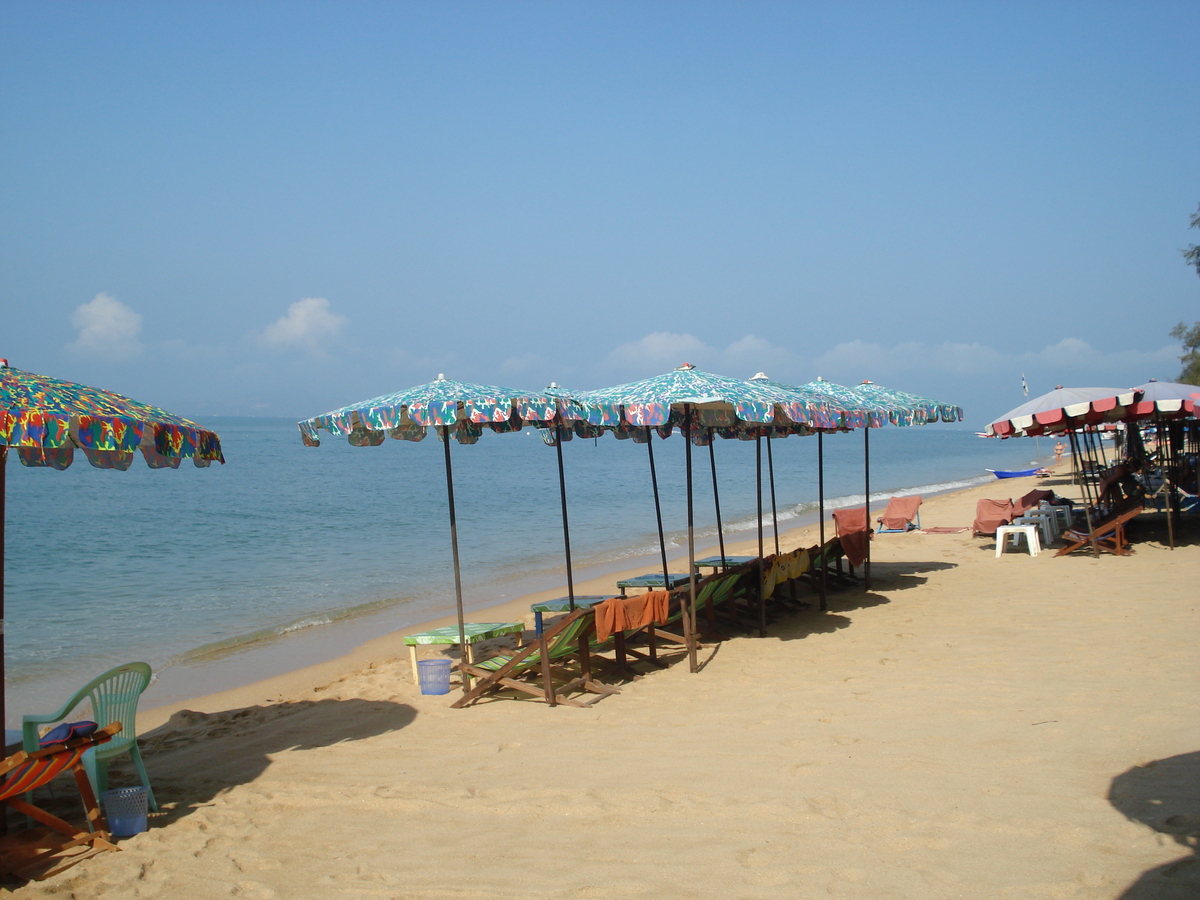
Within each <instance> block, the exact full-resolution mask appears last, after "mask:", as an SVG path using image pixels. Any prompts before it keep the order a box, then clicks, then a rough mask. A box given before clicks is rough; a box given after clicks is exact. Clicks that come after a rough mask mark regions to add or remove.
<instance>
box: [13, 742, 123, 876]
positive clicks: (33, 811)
mask: <svg viewBox="0 0 1200 900" xmlns="http://www.w3.org/2000/svg"><path fill="white" fill-rule="evenodd" d="M78 724H84V723H78ZM86 724H87V725H89V726H91V727H93V728H94V727H95V723H94V722H89V723H86ZM120 731H121V723H120V722H112V723H111V724H109V725H107V726H106V727H104V728H100V729H97V730H96V731H94V732H92V733H91V734H87V735H83V736H80V737H72V738H70V739H69V740H67V741H64V742H62V743H57V744H51V745H49V746H47V747H39V748H38V749H36V750H34V751H32V752H30V751H27V750H20V751H18V752H17V753H14V754H13V755H12V756H10V757H8V758H7V759H5V760H3V761H0V776H3V777H4V781H3V783H0V803H2V804H3V805H4V806H7V807H11V808H12V809H15V810H16V811H17V812H19V813H23V814H25V815H26V816H28V817H29V818H31V819H33V820H34V821H36V822H40V823H41V824H42V825H45V826H46V827H47V828H50V829H53V831H55V832H57V833H58V834H59V835H62V836H63V837H65V838H66V840H65V841H63V840H56V841H53V842H45V841H42V840H36V841H34V840H30V839H29V837H30V836H29V835H21V834H13V835H8V836H6V837H5V838H3V839H2V843H0V871H2V872H3V874H5V875H9V874H11V875H17V876H19V877H21V878H36V879H39V880H40V879H42V878H47V877H49V876H51V875H54V874H56V873H58V872H61V871H62V870H63V869H66V868H69V867H70V866H73V865H74V864H75V863H77V862H79V861H80V860H81V859H84V858H86V857H87V856H90V855H92V853H93V852H99V851H102V850H116V849H117V847H116V845H115V844H113V843H111V842H110V841H109V840H108V833H107V832H106V831H105V830H104V820H103V818H102V817H101V815H100V808H99V805H98V804H97V803H96V795H95V794H94V793H93V792H92V786H91V783H90V782H89V781H88V776H87V772H85V771H84V764H83V756H84V754H85V753H87V752H89V751H92V750H95V748H96V747H98V746H100V745H101V744H105V743H108V742H109V741H111V740H112V739H113V736H114V735H116V734H118V733H119V732H120ZM67 771H69V772H71V774H72V775H74V776H75V784H76V785H77V786H78V788H79V796H80V797H81V798H82V799H83V808H84V811H85V814H86V815H87V822H88V828H89V829H92V830H90V831H85V830H83V829H81V828H77V827H75V826H74V825H71V824H70V823H69V822H66V821H64V820H63V819H60V818H59V817H58V816H55V815H51V814H50V813H48V812H46V811H45V810H44V809H42V808H41V807H38V806H35V805H34V804H33V803H32V802H31V801H30V800H28V799H23V798H22V796H21V795H22V794H25V795H30V794H32V792H33V791H34V789H35V788H39V787H42V786H43V785H45V784H48V783H49V782H50V781H51V780H52V779H54V778H55V777H56V776H57V775H59V774H61V773H62V772H67ZM34 837H40V836H38V835H34ZM85 844H86V845H90V846H89V847H88V852H85V853H83V854H80V855H73V856H71V857H69V858H65V859H64V858H62V857H60V856H59V854H60V853H62V852H64V851H66V850H71V849H74V848H76V847H82V846H83V845H85ZM56 863H57V864H56ZM47 864H49V868H47Z"/></svg>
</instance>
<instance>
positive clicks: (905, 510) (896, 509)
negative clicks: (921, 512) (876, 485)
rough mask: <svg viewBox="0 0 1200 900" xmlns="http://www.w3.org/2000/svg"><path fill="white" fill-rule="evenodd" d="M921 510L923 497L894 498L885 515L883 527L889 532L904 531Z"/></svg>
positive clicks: (890, 501) (889, 503)
mask: <svg viewBox="0 0 1200 900" xmlns="http://www.w3.org/2000/svg"><path fill="white" fill-rule="evenodd" d="M920 508H921V497H920V495H917V496H915V497H893V498H892V499H891V500H889V501H888V505H887V510H885V511H884V514H883V519H882V521H883V527H884V528H886V529H888V530H889V531H904V530H905V529H907V528H908V527H909V524H910V523H911V522H912V520H913V519H914V518H915V517H916V515H917V510H918V509H920Z"/></svg>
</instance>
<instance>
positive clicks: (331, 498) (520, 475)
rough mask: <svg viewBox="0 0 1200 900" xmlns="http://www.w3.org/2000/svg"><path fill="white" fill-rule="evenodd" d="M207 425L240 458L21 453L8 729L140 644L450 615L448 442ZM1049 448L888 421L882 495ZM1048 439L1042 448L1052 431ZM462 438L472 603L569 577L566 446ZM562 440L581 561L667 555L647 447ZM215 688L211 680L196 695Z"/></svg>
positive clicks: (853, 484) (579, 569) (187, 651)
mask: <svg viewBox="0 0 1200 900" xmlns="http://www.w3.org/2000/svg"><path fill="white" fill-rule="evenodd" d="M204 425H205V426H206V427H209V428H213V429H215V430H216V431H217V432H218V433H219V434H220V435H221V441H222V446H223V448H224V451H225V458H226V460H227V461H228V462H227V464H226V465H224V466H219V465H215V466H213V467H211V468H209V469H196V468H194V467H192V466H191V465H190V464H189V463H184V465H183V466H181V467H180V468H179V469H178V470H175V471H172V470H152V469H149V468H147V467H146V466H144V465H140V460H139V461H138V462H136V463H135V465H134V466H133V467H132V468H130V470H129V471H127V472H116V471H112V470H100V469H93V468H92V467H90V466H89V465H87V464H86V461H85V460H83V458H82V455H80V456H78V457H77V462H76V463H75V465H73V466H72V467H71V468H69V469H67V470H66V471H62V472H59V471H55V470H52V469H26V468H24V467H23V466H21V465H20V464H19V463H18V462H17V461H16V460H15V459H13V460H12V461H11V462H10V464H9V466H8V498H7V507H8V509H7V532H6V534H7V560H6V577H5V584H6V595H5V596H6V606H7V610H6V616H5V619H6V621H5V637H6V641H7V647H8V654H7V656H8V658H7V683H8V698H9V700H8V709H9V722H10V723H12V722H14V721H19V718H20V715H21V714H22V713H23V712H29V711H41V712H45V711H49V709H50V708H51V707H57V706H58V705H59V704H60V703H61V702H62V700H63V699H65V696H67V695H69V694H70V692H72V691H73V690H74V688H76V687H78V686H79V685H81V684H82V683H84V682H85V681H86V680H87V679H88V678H90V677H91V676H93V675H95V674H98V673H100V672H102V671H104V670H105V669H106V668H109V667H111V666H113V665H117V664H119V663H122V662H127V661H129V660H134V659H141V660H146V661H147V662H149V663H151V664H152V665H153V666H154V668H155V670H156V671H162V672H165V673H167V675H170V674H171V673H174V674H175V676H176V680H177V681H178V680H179V678H178V676H179V674H180V673H181V672H187V671H188V669H189V667H194V666H197V665H199V664H200V663H205V664H207V665H208V666H209V667H210V668H212V667H213V666H214V660H215V661H217V662H216V666H217V667H218V668H220V666H221V665H224V663H222V662H221V661H222V660H232V659H234V658H243V657H246V656H253V655H254V654H256V653H257V654H260V655H263V654H266V655H270V654H274V655H275V657H276V658H277V662H276V663H275V665H276V668H280V669H287V668H299V667H300V666H303V665H307V664H309V663H312V662H316V661H320V659H319V658H317V657H316V656H314V654H316V653H318V651H317V650H314V649H313V648H314V646H315V645H317V644H320V645H322V646H323V647H324V648H325V651H324V652H325V656H326V658H328V657H332V656H334V655H336V654H337V653H340V652H344V651H345V650H346V649H349V648H348V647H344V646H339V645H338V644H337V641H335V640H332V636H333V635H335V634H341V635H342V638H341V640H342V643H343V644H344V643H345V642H346V641H351V642H352V643H356V642H360V641H361V640H364V639H366V638H368V637H371V636H374V635H378V634H382V633H386V632H387V631H390V630H393V629H396V628H402V627H405V625H410V624H413V623H416V622H422V621H426V620H428V619H430V618H433V617H436V616H439V615H443V614H445V613H447V612H448V611H450V610H451V609H453V605H454V599H453V598H454V588H453V578H452V574H451V572H452V570H451V557H450V543H449V530H448V526H447V515H446V513H447V510H446V485H445V476H444V470H443V462H442V446H441V444H440V443H439V442H438V441H437V439H436V438H435V437H433V436H430V437H429V438H427V439H426V440H425V441H423V442H421V443H418V444H413V443H408V442H401V441H392V440H388V441H386V442H385V443H384V445H383V446H381V447H373V448H372V447H364V448H358V447H351V446H349V445H348V444H347V443H345V441H343V440H341V439H337V438H329V439H326V440H324V441H323V442H322V446H321V447H319V448H316V449H314V448H306V447H304V446H303V445H302V444H301V442H300V438H299V435H298V433H297V431H296V427H295V423H294V422H291V421H289V420H282V419H249V418H225V419H220V418H214V419H209V420H206V421H205V422H204ZM824 444H825V496H826V500H827V504H828V505H830V506H838V505H851V504H854V503H856V502H857V503H861V502H862V493H863V474H862V473H863V436H862V433H861V432H857V433H850V434H839V435H832V436H828V437H826V438H825V442H824ZM654 449H655V459H656V462H657V463H658V477H659V486H660V490H661V493H662V498H663V518H664V525H665V527H666V529H667V531H668V535H667V537H668V541H669V542H670V543H671V545H672V546H673V547H675V548H676V549H677V550H678V549H679V548H680V547H682V546H684V544H683V540H684V535H685V534H686V532H685V531H684V528H685V525H686V519H685V516H686V505H685V500H684V465H683V458H684V454H683V450H684V445H683V442H682V440H681V439H680V438H679V437H678V436H675V437H672V438H670V439H668V440H667V441H658V440H656V441H655V445H654ZM1038 449H1039V448H1038V447H1037V445H1035V442H1034V441H1032V440H1012V441H995V440H984V439H981V438H978V437H976V436H975V435H974V433H973V432H971V431H967V430H964V429H961V428H958V427H954V426H945V425H930V426H926V427H914V428H893V427H890V426H889V427H887V428H882V429H875V430H873V431H872V432H871V436H870V451H871V493H872V495H873V496H875V495H883V497H886V496H887V495H891V494H895V493H931V492H932V491H935V490H946V489H951V488H956V487H965V486H967V485H969V484H975V483H979V482H981V481H985V480H989V479H991V476H990V475H988V473H987V472H986V471H984V470H985V468H1000V469H1004V468H1022V467H1025V466H1027V465H1029V464H1031V463H1032V462H1033V461H1034V460H1035V458H1036V456H1037V450H1038ZM1040 449H1041V450H1042V451H1043V452H1045V453H1047V454H1048V453H1049V452H1050V445H1049V444H1048V443H1046V442H1045V441H1043V442H1042V446H1041V447H1040ZM772 450H773V457H774V468H775V482H776V491H777V498H778V500H777V502H778V508H779V514H780V520H781V522H783V523H784V524H787V522H788V520H795V519H797V518H798V517H803V516H805V515H809V514H811V513H812V510H813V509H814V508H815V506H816V499H817V468H816V456H817V440H816V438H815V437H813V438H798V437H792V438H788V439H786V440H781V441H775V442H773V444H772ZM715 453H716V462H717V471H718V476H719V491H720V496H721V505H722V516H723V519H724V523H725V530H726V532H734V531H740V530H745V529H748V528H751V527H752V526H753V524H754V521H755V518H754V510H755V500H754V477H755V448H754V443H753V442H741V441H718V442H717V444H716V447H715ZM452 454H453V462H454V474H455V498H456V501H457V512H458V530H459V541H460V550H461V558H462V562H463V567H464V592H465V595H466V600H467V603H468V605H469V606H471V607H472V608H473V609H476V610H478V609H480V608H482V607H485V606H487V605H489V604H491V603H495V602H499V601H502V600H504V599H511V598H512V597H514V596H518V595H519V594H520V593H524V592H525V591H526V590H529V589H531V588H534V587H552V586H555V585H559V584H565V576H564V568H563V552H562V524H561V518H560V508H559V493H558V474H557V468H556V462H555V453H554V450H553V448H550V447H547V446H545V445H544V444H543V443H542V441H541V440H540V439H539V438H538V436H537V434H536V433H535V432H532V431H527V432H523V433H520V434H511V435H496V434H491V433H488V434H485V435H484V436H483V438H481V440H480V441H479V443H477V444H475V445H473V446H467V447H463V446H460V445H458V444H453V445H452ZM564 456H565V462H566V473H567V476H566V477H567V490H568V502H569V509H570V517H571V537H572V550H573V554H574V562H575V569H576V573H577V577H578V576H579V575H582V574H583V573H584V572H585V571H586V570H588V569H592V570H593V571H594V570H595V568H596V567H599V566H603V565H605V564H611V563H614V562H620V561H622V560H624V561H627V562H628V561H632V560H635V559H637V558H640V557H646V556H648V555H650V554H652V553H655V552H656V547H657V542H656V537H655V533H656V532H655V521H654V506H653V502H652V495H651V492H650V476H649V471H648V467H647V461H646V457H647V451H646V447H645V446H644V445H636V444H634V443H633V442H631V441H616V440H614V439H612V438H603V439H601V440H598V441H590V440H588V441H585V440H579V439H576V440H574V441H572V442H570V443H568V444H566V445H565V447H564ZM764 457H765V453H764ZM693 460H694V466H695V472H696V479H695V481H696V492H695V497H696V511H697V512H696V515H697V527H698V539H700V540H701V541H704V542H705V543H712V542H713V540H714V537H715V534H716V528H715V516H714V512H713V502H712V481H711V475H710V471H709V468H708V450H707V449H706V448H694V450H693ZM765 467H766V463H765V461H764V470H765ZM878 502H882V498H880V499H879V501H878ZM767 503H768V507H767V508H768V514H769V499H768V501H767ZM793 524H794V521H793ZM963 524H967V523H963ZM651 568H653V566H651ZM347 636H348V637H347ZM326 638H328V639H326ZM314 639H319V640H314ZM296 648H304V649H303V652H298V651H297V649H296ZM264 658H265V657H264ZM228 665H230V666H232V665H233V663H232V662H230V663H229V664H228ZM258 674H262V673H258ZM220 686H222V685H216V687H220ZM225 686H229V685H225ZM213 687H214V685H211V684H208V683H205V684H202V685H201V684H197V685H196V686H195V688H194V690H193V693H192V695H193V696H194V695H195V694H198V693H203V692H205V691H207V690H209V689H212V688H213Z"/></svg>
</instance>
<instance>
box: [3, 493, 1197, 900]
mask: <svg viewBox="0 0 1200 900" xmlns="http://www.w3.org/2000/svg"><path fill="white" fill-rule="evenodd" d="M1045 484H1046V482H1045V481H1042V482H1038V480H1036V479H1032V478H1029V479H1019V480H1014V481H1012V482H1001V483H992V484H987V485H983V486H981V487H978V488H972V489H970V490H966V491H961V492H957V493H952V494H946V495H943V496H938V497H933V498H928V499H927V500H926V501H925V504H924V506H923V507H922V510H921V516H922V524H923V525H924V526H925V527H935V526H943V527H954V526H969V525H970V524H971V521H972V519H973V514H974V508H975V501H976V500H977V499H978V498H981V497H996V498H999V497H1004V496H1014V497H1016V496H1019V495H1021V494H1023V493H1025V492H1026V491H1027V490H1030V489H1032V488H1033V487H1041V486H1045ZM1049 486H1050V487H1052V488H1053V489H1054V490H1056V491H1059V492H1060V493H1064V494H1066V495H1067V496H1073V492H1074V489H1073V488H1072V487H1071V486H1070V485H1069V484H1068V483H1067V482H1066V480H1065V479H1059V478H1052V479H1050V480H1049ZM880 507H882V504H880ZM876 514H877V513H876ZM1135 525H1136V531H1135V532H1134V539H1135V541H1136V543H1135V551H1134V553H1133V555H1131V556H1129V557H1126V558H1116V557H1113V556H1110V555H1104V556H1102V557H1101V558H1100V559H1094V558H1092V557H1091V555H1090V554H1084V553H1078V554H1075V555H1073V556H1070V557H1065V558H1055V557H1054V556H1053V554H1052V553H1043V554H1041V555H1040V556H1038V557H1037V558H1031V557H1030V556H1028V555H1027V554H1025V553H1024V552H1021V553H1009V554H1005V555H1004V556H1002V557H1001V558H999V559H997V558H995V557H994V555H993V548H994V543H993V541H992V540H991V539H988V538H981V537H980V538H976V537H972V536H971V535H970V533H969V531H968V532H965V533H959V534H925V533H921V532H911V533H908V534H884V535H879V536H877V538H876V540H875V541H874V544H873V549H872V554H873V560H874V565H873V576H874V577H873V584H872V587H871V590H869V591H864V590H863V589H862V588H850V589H847V590H843V591H840V592H837V593H834V594H832V595H831V596H830V603H829V610H828V612H825V613H822V612H819V611H817V610H816V609H815V605H814V607H812V608H810V609H808V610H806V611H802V612H799V613H796V614H794V615H791V616H788V617H786V618H783V619H781V620H779V621H777V622H775V623H774V624H773V625H772V626H771V627H770V629H769V634H768V636H767V637H766V638H759V637H750V636H735V637H733V638H732V639H730V640H727V641H725V642H723V643H721V644H720V645H717V646H715V647H714V646H709V647H706V648H705V649H704V650H703V651H702V652H701V660H702V661H703V662H704V667H703V669H702V671H701V672H700V673H698V674H695V675H693V674H689V673H688V671H687V667H686V665H685V664H676V665H674V666H673V667H671V668H670V669H667V670H665V671H655V672H652V673H649V674H647V675H646V677H644V678H641V679H640V680H637V681H633V682H629V683H625V684H623V685H621V694H620V695H619V696H613V697H608V698H605V699H604V700H602V701H601V702H600V703H598V704H597V705H596V706H594V707H592V708H589V709H572V708H564V707H558V708H549V707H547V706H546V705H544V704H541V703H536V702H526V701H515V700H507V699H505V700H493V701H490V702H483V703H480V704H478V705H476V706H474V707H471V708H469V709H465V710H452V709H449V708H448V705H449V703H450V702H451V700H452V699H453V695H451V697H446V696H423V695H421V694H420V693H419V691H418V689H417V687H416V686H415V685H414V684H413V683H412V678H411V674H410V668H409V661H408V655H407V648H406V647H405V646H404V645H403V643H402V640H401V638H402V635H401V634H394V635H386V636H382V637H380V638H379V639H377V640H374V641H372V642H370V643H368V644H366V645H364V646H363V647H361V648H359V649H358V650H357V651H355V653H353V654H351V655H350V656H347V657H343V658H341V659H339V660H335V661H334V662H331V663H327V664H322V665H320V666H315V667H312V668H309V669H302V670H300V671H297V672H294V673H291V674H289V675H287V676H282V677H279V678H274V679H270V680H268V681H264V682H259V683H257V684H253V685H249V686H246V687H244V688H239V689H237V690H234V691H229V692H225V693H222V694H217V695H212V696H209V697H204V698H201V699H198V700H192V701H189V702H187V703H186V704H177V705H176V706H173V707H164V708H161V709H154V710H148V711H146V712H145V713H143V714H142V716H141V717H140V719H139V724H140V725H141V726H142V731H143V733H144V754H145V757H146V760H147V765H148V767H149V769H150V775H151V779H152V782H153V784H154V789H155V792H156V794H157V796H158V798H159V801H160V803H161V804H162V807H163V810H162V812H161V813H159V814H158V815H156V816H152V817H151V820H150V822H151V827H150V830H149V831H148V832H146V833H144V834H141V835H138V836H136V837H133V838H127V839H124V840H122V841H120V846H121V851H122V852H120V853H105V854H101V855H99V856H96V857H94V858H92V859H89V860H86V861H84V862H83V863H81V864H80V865H78V866H76V867H74V868H72V869H70V870H69V871H67V872H65V873H63V874H61V875H59V876H55V877H54V878H52V879H50V880H48V881H46V882H42V883H34V884H29V885H26V886H24V887H21V888H18V889H15V890H14V891H13V894H14V896H17V897H41V896H58V897H63V896H65V897H74V898H92V897H135V896H136V897H189V898H193V897H194V898H208V897H230V896H235V897H249V898H267V897H330V896H346V897H388V898H474V897H480V896H489V897H505V898H523V897H546V898H559V897H562V898H576V897H579V898H583V897H629V898H660V897H661V898H693V897H695V898H701V897H704V898H707V897H745V898H761V897H780V898H785V897H786V898H807V897H825V896H845V897H870V898H951V897H968V898H973V897H997V898H1138V900H1140V898H1168V900H1173V898H1179V900H1182V898H1194V897H1198V896H1200V863H1198V862H1197V860H1196V855H1195V854H1196V846H1197V837H1198V835H1200V727H1198V725H1197V721H1198V720H1197V705H1198V703H1197V699H1196V696H1197V695H1196V690H1195V685H1194V675H1195V672H1196V671H1197V668H1198V666H1200V629H1198V628H1197V623H1196V613H1197V606H1198V599H1200V592H1197V590H1196V576H1197V575H1200V535H1198V533H1197V529H1196V527H1195V526H1194V525H1193V526H1192V527H1191V528H1190V529H1189V530H1187V531H1185V532H1184V533H1183V534H1182V535H1177V538H1178V540H1179V544H1180V545H1179V546H1178V547H1177V548H1176V549H1175V550H1170V549H1169V548H1168V547H1166V546H1165V540H1166V528H1165V524H1164V523H1162V521H1161V517H1143V519H1142V520H1140V521H1138V522H1137V523H1135ZM815 542H816V527H815V526H809V527H807V528H799V529H796V530H794V531H792V532H789V533H787V534H785V535H784V536H783V540H782V543H783V548H784V549H785V550H786V549H790V548H792V547H796V546H803V545H810V544H812V543H815ZM701 549H702V555H703V554H707V553H709V552H715V548H707V547H706V548H701ZM727 551H728V552H730V553H739V552H742V553H753V552H754V547H753V546H752V545H749V544H744V545H732V546H729V547H728V548H727ZM615 580H616V576H612V575H608V576H605V577H604V578H603V579H599V580H597V581H593V582H587V583H583V584H580V585H577V586H576V590H577V592H578V593H581V594H586V593H600V592H604V591H607V590H609V589H611V585H612V582H613V581H615ZM561 593H562V591H561V590H559V591H552V592H547V596H557V595H559V594H561ZM535 599H539V598H538V597H526V598H522V599H521V600H519V601H515V602H513V603H511V604H508V605H507V606H503V607H498V608H496V609H495V610H491V611H488V614H487V615H486V616H482V615H480V616H474V617H473V618H474V619H476V620H477V621H517V620H521V619H524V620H526V621H527V622H528V623H530V624H531V623H532V617H531V615H530V614H529V603H530V602H531V601H532V600H535ZM449 622H450V620H446V621H443V622H437V623H430V624H431V625H432V624H449ZM425 652H427V653H429V652H438V651H437V650H436V649H434V648H428V649H426V650H425ZM114 780H116V781H119V770H118V771H117V774H115V777H114Z"/></svg>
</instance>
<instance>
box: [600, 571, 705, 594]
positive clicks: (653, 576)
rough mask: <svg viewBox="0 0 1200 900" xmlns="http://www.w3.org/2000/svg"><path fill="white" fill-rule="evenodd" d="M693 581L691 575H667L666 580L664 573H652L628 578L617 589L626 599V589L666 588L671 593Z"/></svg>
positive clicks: (620, 582) (619, 582)
mask: <svg viewBox="0 0 1200 900" xmlns="http://www.w3.org/2000/svg"><path fill="white" fill-rule="evenodd" d="M691 579H692V576H691V575H680V574H677V573H674V572H672V573H670V574H669V575H667V577H666V578H665V579H664V578H663V574H662V572H652V573H650V574H649V575H638V576H637V577H636V578H626V579H623V580H622V581H618V582H617V588H618V589H619V590H620V591H621V596H622V597H624V596H625V589H626V588H645V589H646V590H648V591H649V590H652V589H654V588H659V589H662V588H664V587H665V588H666V589H667V590H668V591H669V590H671V589H672V588H677V587H679V586H680V585H681V584H687V583H688V582H689V581H691Z"/></svg>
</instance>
